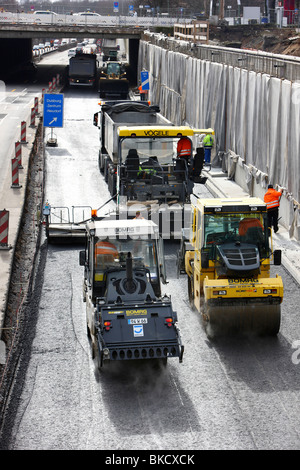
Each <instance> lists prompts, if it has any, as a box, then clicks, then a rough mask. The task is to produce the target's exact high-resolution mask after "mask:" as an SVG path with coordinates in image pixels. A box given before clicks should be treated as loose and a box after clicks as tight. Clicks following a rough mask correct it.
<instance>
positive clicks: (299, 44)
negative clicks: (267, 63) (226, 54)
mask: <svg viewBox="0 0 300 470" xmlns="http://www.w3.org/2000/svg"><path fill="white" fill-rule="evenodd" d="M298 31H299V30H298ZM298 31H297V30H296V29H295V28H277V27H272V26H270V25H268V26H264V25H243V26H231V27H228V26H222V27H216V26H211V27H210V35H209V36H210V41H211V43H212V44H216V45H223V46H227V47H238V48H241V49H257V50H261V51H266V52H272V53H274V54H285V55H293V56H298V57H300V32H298Z"/></svg>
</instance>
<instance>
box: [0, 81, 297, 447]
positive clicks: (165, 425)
mask: <svg viewBox="0 0 300 470" xmlns="http://www.w3.org/2000/svg"><path fill="white" fill-rule="evenodd" d="M97 101H98V99H97V95H96V93H95V92H94V93H93V92H90V91H87V90H67V91H66V92H65V126H64V128H63V129H60V130H57V137H58V147H57V148H47V152H46V170H47V174H46V196H47V198H48V200H49V202H50V203H51V204H53V205H61V206H65V205H69V206H71V205H78V204H80V203H81V205H91V206H92V207H96V208H97V207H99V206H100V205H101V203H103V202H104V201H105V200H107V199H108V198H109V193H108V191H107V187H106V183H105V182H104V180H103V176H102V175H101V174H100V173H99V171H98V166H97V155H98V130H97V129H96V128H95V127H94V126H93V125H92V115H93V113H94V112H96V111H97ZM198 189H199V190H200V191H205V192H207V190H206V189H205V187H199V188H198ZM177 250H178V244H176V243H174V242H172V243H171V242H167V243H166V244H165V254H166V263H167V274H168V280H169V283H168V284H167V285H165V286H163V291H164V292H167V293H169V294H171V296H172V303H173V307H174V308H175V309H176V310H177V312H178V319H179V326H180V328H181V334H182V338H183V342H184V344H185V354H184V358H183V363H182V364H179V362H178V359H170V360H168V365H167V367H163V366H161V365H159V364H156V363H152V362H135V361H132V362H129V363H126V362H121V363H115V364H112V365H110V366H109V367H107V368H105V369H104V370H103V371H102V372H100V373H99V372H98V370H96V366H95V364H94V362H93V360H92V358H91V348H90V344H89V341H88V338H87V335H86V324H85V304H84V303H83V302H82V281H83V268H82V267H80V266H79V263H78V258H79V254H78V252H79V247H74V246H50V245H49V246H47V242H46V241H45V240H44V239H43V241H42V246H41V250H40V256H39V266H38V269H37V275H36V281H35V286H34V296H33V299H32V301H31V303H30V305H29V306H28V308H27V310H28V314H27V318H28V324H27V337H28V343H27V346H26V347H24V349H23V352H22V355H21V359H20V363H19V367H18V373H17V376H16V379H15V387H14V390H13V391H12V394H11V399H10V404H9V408H8V410H7V414H6V419H5V427H4V433H3V436H2V448H7V449H14V450H19V449H20V450H21V449H26V450H27V449H30V450H31V449H102V450H110V449H118V450H121V449H132V450H139V449H145V450H198V449H299V448H300V434H299V433H300V427H299V424H300V418H299V416H300V413H299V411H300V409H299V408H300V405H299V390H300V374H299V371H300V364H297V363H296V362H297V361H295V360H294V361H293V353H295V351H296V350H295V348H293V347H292V345H293V342H295V341H297V340H299V339H300V326H299V321H298V305H299V297H300V296H299V286H298V284H296V283H295V282H294V281H293V279H292V278H291V277H290V276H289V275H288V273H286V272H285V270H284V269H283V268H281V267H280V268H276V272H278V273H279V274H280V275H282V277H283V280H284V286H285V297H284V302H283V305H282V327H281V331H280V333H279V335H278V337H276V338H257V337H248V336H245V337H233V338H232V337H231V338H226V337H225V338H219V339H217V340H214V341H210V340H208V339H207V337H206V334H205V332H204V330H203V328H202V325H201V320H200V316H199V314H198V313H197V312H195V311H193V310H191V308H190V307H189V304H188V295H187V279H186V276H184V275H182V276H180V278H179V279H177V277H176V257H177ZM294 357H295V356H294Z"/></svg>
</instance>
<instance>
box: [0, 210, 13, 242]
mask: <svg viewBox="0 0 300 470" xmlns="http://www.w3.org/2000/svg"><path fill="white" fill-rule="evenodd" d="M8 225H9V211H7V210H6V209H3V210H2V211H0V250H10V249H11V248H12V247H11V245H9V244H8Z"/></svg>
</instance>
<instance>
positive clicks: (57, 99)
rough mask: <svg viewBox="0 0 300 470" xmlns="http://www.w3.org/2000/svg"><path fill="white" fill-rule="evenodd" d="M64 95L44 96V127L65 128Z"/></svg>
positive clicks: (48, 94) (47, 94)
mask: <svg viewBox="0 0 300 470" xmlns="http://www.w3.org/2000/svg"><path fill="white" fill-rule="evenodd" d="M63 120H64V95H63V94H62V93H58V94H53V95H52V94H50V93H46V94H45V95H44V118H43V125H44V127H63Z"/></svg>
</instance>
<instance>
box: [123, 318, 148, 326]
mask: <svg viewBox="0 0 300 470" xmlns="http://www.w3.org/2000/svg"><path fill="white" fill-rule="evenodd" d="M145 323H148V320H147V318H129V319H128V325H144V324H145Z"/></svg>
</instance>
